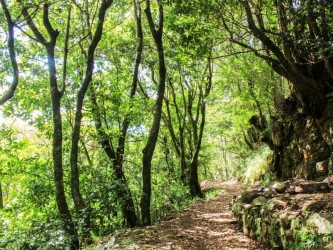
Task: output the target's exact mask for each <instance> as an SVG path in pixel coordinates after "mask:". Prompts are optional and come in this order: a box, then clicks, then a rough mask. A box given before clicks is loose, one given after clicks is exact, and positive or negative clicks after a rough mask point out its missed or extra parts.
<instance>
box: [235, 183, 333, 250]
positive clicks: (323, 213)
mask: <svg viewBox="0 0 333 250" xmlns="http://www.w3.org/2000/svg"><path fill="white" fill-rule="evenodd" d="M232 210H233V212H234V213H235V215H236V216H237V217H238V219H239V222H240V224H241V225H242V227H243V231H244V234H246V235H247V236H249V237H251V238H255V239H257V240H259V241H261V242H263V243H265V244H268V245H270V246H271V247H272V248H273V249H288V250H290V249H291V250H292V249H295V250H301V249H316V250H317V249H331V250H332V249H333V192H332V189H331V187H330V185H328V183H324V182H320V183H319V182H300V183H294V182H293V183H291V182H284V183H276V184H274V185H272V186H271V187H268V188H263V187H262V188H259V189H256V190H251V191H245V192H243V193H242V194H241V195H240V196H238V197H235V198H234V200H233V206H232Z"/></svg>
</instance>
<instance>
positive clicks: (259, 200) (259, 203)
mask: <svg viewBox="0 0 333 250" xmlns="http://www.w3.org/2000/svg"><path fill="white" fill-rule="evenodd" d="M266 203H267V199H266V198H265V197H264V196H259V197H257V198H255V199H254V200H253V201H252V203H251V205H252V206H256V207H261V206H263V205H264V204H266Z"/></svg>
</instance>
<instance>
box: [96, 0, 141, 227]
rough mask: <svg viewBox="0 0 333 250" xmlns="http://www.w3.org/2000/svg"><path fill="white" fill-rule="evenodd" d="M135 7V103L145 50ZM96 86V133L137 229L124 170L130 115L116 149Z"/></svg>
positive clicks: (130, 222)
mask: <svg viewBox="0 0 333 250" xmlns="http://www.w3.org/2000/svg"><path fill="white" fill-rule="evenodd" d="M133 6H134V18H135V22H136V33H137V46H136V57H135V62H134V72H133V79H132V85H131V89H130V93H129V98H130V101H132V102H133V101H134V100H133V99H134V96H135V94H136V92H137V85H138V75H139V67H140V63H141V55H142V50H143V31H142V24H141V7H140V4H139V3H138V2H137V1H133ZM93 88H94V86H91V92H90V99H91V102H92V105H93V107H92V113H93V116H94V121H95V127H96V131H97V133H98V136H99V138H100V139H99V142H100V144H101V146H102V147H103V149H104V152H105V154H106V155H107V157H108V158H109V159H110V161H111V162H112V167H113V172H114V176H115V179H116V181H118V182H119V183H118V185H117V190H116V191H117V197H118V199H119V200H120V203H121V204H122V205H121V206H122V213H123V215H124V217H125V218H126V221H127V223H128V225H129V226H130V227H135V226H137V225H138V218H137V216H136V212H135V207H134V202H133V198H132V194H131V191H130V189H129V187H128V183H127V180H126V177H125V173H124V170H123V161H124V153H125V143H126V135H127V132H128V128H129V126H130V122H131V120H130V119H131V117H130V114H129V113H126V114H125V116H124V118H123V121H122V123H121V126H120V127H121V129H120V130H121V131H120V133H119V137H118V139H117V147H116V149H114V147H113V143H112V138H109V136H108V135H107V133H106V131H105V129H104V128H103V123H102V118H101V113H100V108H99V106H98V103H97V96H96V93H95V91H94V89H93ZM132 106H133V105H132V104H131V107H130V111H131V108H132Z"/></svg>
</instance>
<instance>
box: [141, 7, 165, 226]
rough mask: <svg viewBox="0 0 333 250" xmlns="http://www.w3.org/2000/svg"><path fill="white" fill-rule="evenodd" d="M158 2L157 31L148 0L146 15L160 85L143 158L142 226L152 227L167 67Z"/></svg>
mask: <svg viewBox="0 0 333 250" xmlns="http://www.w3.org/2000/svg"><path fill="white" fill-rule="evenodd" d="M157 2H158V12H159V23H158V26H157V27H158V28H157V30H156V28H155V23H154V20H153V17H152V13H151V9H150V0H146V9H145V13H146V16H147V19H148V24H149V27H150V32H151V34H152V37H153V39H154V42H155V46H156V50H157V53H158V63H159V83H158V90H157V98H156V102H155V107H154V118H153V123H152V125H151V128H150V131H149V136H148V141H147V144H146V146H145V148H144V149H143V151H142V153H143V157H142V181H143V183H142V194H141V201H140V206H141V217H142V224H143V225H144V226H147V225H151V217H150V201H151V162H152V158H153V154H154V150H155V146H156V142H157V138H158V134H159V130H160V122H161V117H162V106H163V97H164V92H165V77H166V67H165V62H164V51H163V41H162V36H163V22H164V20H163V19H164V18H163V7H162V3H161V1H160V0H158V1H157Z"/></svg>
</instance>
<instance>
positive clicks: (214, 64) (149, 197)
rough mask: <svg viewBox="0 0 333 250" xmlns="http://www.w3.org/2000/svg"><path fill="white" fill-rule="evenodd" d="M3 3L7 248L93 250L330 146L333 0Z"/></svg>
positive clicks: (0, 141) (0, 242)
mask: <svg viewBox="0 0 333 250" xmlns="http://www.w3.org/2000/svg"><path fill="white" fill-rule="evenodd" d="M0 2H1V12H0V30H1V33H0V35H1V41H2V43H1V47H0V52H1V55H2V60H1V62H0V68H1V70H0V81H1V85H0V93H1V95H0V105H1V106H0V112H1V113H0V114H1V125H0V126H1V127H0V152H1V155H0V224H1V227H0V247H5V248H9V249H38V248H40V247H43V249H65V248H70V249H78V248H79V247H80V246H82V245H84V244H89V243H90V242H91V241H92V240H94V239H96V238H97V237H100V236H103V235H107V234H109V233H111V232H113V231H115V230H117V229H120V228H124V227H136V226H143V225H150V224H152V223H154V222H156V221H157V220H159V219H160V218H162V217H163V216H165V215H166V214H167V213H168V212H170V211H173V210H176V209H179V208H180V207H183V206H184V205H186V204H188V202H189V200H190V199H192V198H194V197H202V196H203V194H202V191H201V188H200V185H199V182H200V181H202V180H204V179H213V180H214V179H215V180H223V179H229V178H232V177H235V178H239V179H244V180H246V182H247V183H254V182H255V181H258V180H259V181H263V182H269V181H270V180H271V179H274V178H279V179H284V178H290V177H294V176H295V175H299V176H302V177H305V178H309V179H313V178H316V177H318V176H317V173H316V172H315V165H316V163H317V162H321V161H326V160H329V158H330V156H331V148H332V147H331V146H332V140H331V139H330V138H331V129H330V128H331V123H332V119H331V118H332V115H331V111H329V110H331V109H330V105H331V102H330V98H331V97H332V95H331V93H333V92H332V90H333V89H332V88H333V87H332V86H333V84H332V78H333V73H332V72H333V66H332V65H333V64H332V57H331V55H332V43H331V41H332V37H331V32H330V31H332V18H333V17H332V14H333V4H332V3H330V2H329V1H312V0H306V1H287V0H278V1H262V0H259V1H207V0H194V1H181V0H169V1H162V0H156V1H150V0H145V1H137V0H133V1H113V0H101V1H90V0H72V1H62V0H60V1H52V0H51V1H48V0H34V1H32V0H16V1H11V0H0ZM303 128H307V129H308V130H307V131H310V132H309V133H306V135H304V134H303V133H300V132H299V131H302V129H303ZM297 129H298V130H297ZM312 134H314V136H311V135H312ZM306 136H308V137H306ZM303 142H304V143H303ZM308 145H310V146H308ZM315 151H316V152H320V154H319V153H316V154H315V153H314V152H315ZM285 152H288V153H285Z"/></svg>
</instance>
